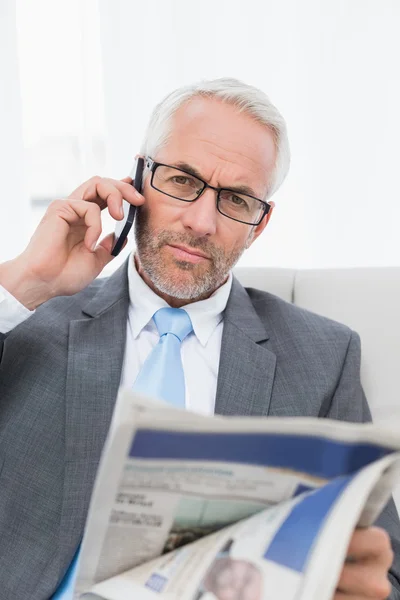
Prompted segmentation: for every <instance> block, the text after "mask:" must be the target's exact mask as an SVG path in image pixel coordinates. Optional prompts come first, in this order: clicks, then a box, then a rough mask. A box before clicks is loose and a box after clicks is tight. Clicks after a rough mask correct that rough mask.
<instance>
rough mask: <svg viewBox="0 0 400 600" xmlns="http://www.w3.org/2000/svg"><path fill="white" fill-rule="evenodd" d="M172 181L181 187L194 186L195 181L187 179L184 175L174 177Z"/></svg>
mask: <svg viewBox="0 0 400 600" xmlns="http://www.w3.org/2000/svg"><path fill="white" fill-rule="evenodd" d="M171 181H172V182H173V183H178V184H179V185H193V184H194V181H193V179H191V178H190V177H185V176H184V175H174V176H173V177H171Z"/></svg>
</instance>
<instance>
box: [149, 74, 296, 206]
mask: <svg viewBox="0 0 400 600" xmlns="http://www.w3.org/2000/svg"><path fill="white" fill-rule="evenodd" d="M195 96H203V97H206V98H219V99H221V100H223V101H225V102H227V103H229V104H231V105H233V106H235V107H237V108H238V109H239V111H240V112H245V113H247V114H248V115H250V116H251V117H253V118H254V119H255V120H256V121H258V122H259V123H261V124H262V125H265V126H266V127H268V128H269V130H270V131H271V132H272V133H273V136H274V140H275V145H276V150H277V156H276V162H275V167H274V171H273V175H272V181H271V184H270V187H269V189H268V195H267V197H268V198H269V197H270V196H272V194H273V193H274V192H276V190H277V189H278V188H279V186H280V185H281V183H282V182H283V181H284V179H285V177H286V175H287V172H288V170H289V164H290V149H289V140H288V137H287V131H286V123H285V120H284V118H283V117H282V115H281V113H280V112H279V111H278V109H277V108H276V107H275V106H274V105H273V104H272V102H271V101H270V100H269V98H268V96H267V95H266V94H264V92H262V91H261V90H259V89H258V88H256V87H253V86H251V85H247V84H246V83H243V82H242V81H239V80H238V79H233V78H229V77H224V78H220V79H212V80H208V81H207V80H204V81H200V82H199V83H195V84H192V85H186V86H183V87H180V88H178V89H177V90H175V91H173V92H171V93H170V94H168V96H166V97H165V98H164V99H163V100H162V101H161V102H160V103H159V104H158V105H157V106H156V107H155V109H154V111H153V113H152V115H151V117H150V121H149V124H148V126H147V130H146V134H145V137H144V140H143V144H142V147H141V154H142V155H144V156H154V155H155V154H156V152H157V150H159V149H160V148H161V147H162V146H164V145H165V144H166V143H167V141H168V138H169V135H170V133H171V129H172V126H171V120H172V117H173V116H174V115H175V113H176V112H177V110H178V109H179V108H180V107H181V106H182V105H183V104H185V103H186V102H188V101H189V100H191V99H192V98H193V97H195Z"/></svg>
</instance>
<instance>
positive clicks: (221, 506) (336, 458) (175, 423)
mask: <svg viewBox="0 0 400 600" xmlns="http://www.w3.org/2000/svg"><path fill="white" fill-rule="evenodd" d="M399 447H400V441H399V440H398V436H397V435H396V433H395V432H393V433H391V432H390V431H389V432H388V431H386V430H385V432H382V431H381V430H379V429H378V428H377V427H375V426H373V425H370V424H368V425H354V424H348V423H338V422H336V421H327V420H318V419H307V418H296V419H277V418H268V419H266V418H264V419H263V418H257V419H254V418H239V417H237V418H236V417H229V418H226V417H213V418H209V417H201V416H198V415H194V414H191V413H188V412H184V411H179V410H176V409H173V408H170V407H166V406H165V405H164V404H163V405H161V404H160V403H154V402H149V401H147V400H146V399H143V398H140V397H138V396H135V394H133V393H132V392H131V391H126V390H123V391H121V392H120V394H119V398H118V404H117V409H116V411H115V418H114V421H113V424H112V426H111V428H110V434H109V437H108V440H107V443H106V445H105V448H104V452H103V457H102V460H101V464H100V468H99V472H98V477H97V480H96V484H95V488H94V492H93V496H92V501H91V506H90V510H89V516H88V520H87V527H86V531H85V535H84V540H83V545H82V552H81V558H80V561H79V569H78V579H77V586H76V596H75V597H76V598H79V597H80V595H81V594H82V593H83V592H87V591H89V590H91V588H92V586H93V585H94V584H97V583H99V582H105V581H106V580H110V579H111V578H113V577H114V576H115V575H118V574H122V573H125V575H124V577H128V574H126V572H127V571H130V570H131V569H132V568H133V567H138V566H139V565H144V566H143V567H139V570H138V569H136V570H135V571H134V572H135V575H134V577H136V576H137V574H138V573H139V572H140V569H144V571H143V573H145V574H144V577H145V579H146V577H147V579H146V581H145V582H143V581H142V580H141V581H142V584H143V586H144V587H143V586H142V584H140V585H141V588H140V589H141V590H142V591H141V594H142V593H143V594H146V593H147V594H153V595H152V596H146V595H143V598H147V597H149V598H150V597H153V598H154V597H155V596H154V593H155V591H154V590H155V588H154V587H153V588H151V586H149V584H147V585H146V582H147V581H148V579H149V578H150V579H151V575H149V574H148V572H147V571H146V569H148V568H149V566H148V565H147V564H144V563H148V562H149V561H151V560H152V559H155V558H156V557H159V556H160V555H164V556H163V557H162V559H159V560H162V561H169V560H171V561H172V562H168V563H167V564H169V565H171V564H172V565H176V564H177V563H176V561H178V563H179V565H181V566H182V569H183V572H185V573H186V572H188V573H190V571H191V570H190V568H188V567H187V566H183V565H185V564H186V559H185V560H184V559H183V558H182V556H183V557H185V556H189V555H188V554H185V553H194V555H193V556H196V558H195V559H193V557H192V559H190V556H189V558H188V560H189V562H190V561H191V560H192V561H193V560H194V563H193V564H195V566H196V569H199V572H198V575H197V576H196V575H195V574H194V573H192V574H191V575H190V580H191V581H192V583H193V585H194V582H195V581H196V577H197V579H198V580H199V581H202V579H201V577H202V575H201V574H202V573H203V574H204V566H201V565H202V563H201V561H200V559H199V557H198V556H197V555H198V552H200V555H201V556H204V557H206V556H209V552H213V551H214V550H215V548H216V547H217V546H218V547H220V549H219V550H218V553H217V554H218V555H221V556H220V558H222V557H223V556H227V547H226V544H230V546H229V548H231V547H232V552H236V550H237V548H238V547H239V548H240V547H242V548H243V547H245V546H243V542H241V541H240V542H239V540H241V539H242V537H243V529H242V528H243V527H254V528H255V529H254V531H256V530H257V531H259V532H260V536H261V537H262V547H263V549H264V550H263V552H264V554H260V556H258V557H255V558H254V560H256V562H257V561H258V563H259V564H258V563H257V564H258V567H257V568H259V569H260V568H261V567H260V564H261V565H262V569H264V568H267V566H266V565H268V564H269V562H268V560H269V559H268V557H265V556H264V555H265V553H266V550H265V548H266V547H267V545H268V540H269V537H268V536H270V537H271V536H272V539H273V540H275V543H274V544H275V545H274V544H272V546H271V547H272V548H274V547H277V545H278V546H279V548H281V549H282V548H284V554H286V555H291V556H292V555H293V552H292V551H290V552H288V548H291V549H292V547H293V539H287V540H286V543H283V542H284V541H285V535H286V536H287V535H288V532H289V531H291V532H292V533H291V537H293V536H295V533H296V530H295V529H293V523H299V522H303V523H307V521H309V520H310V516H313V518H314V517H315V515H316V514H317V513H316V512H315V507H314V508H313V507H312V506H310V504H309V503H310V502H311V499H312V498H325V500H324V502H325V504H324V506H325V512H322V513H321V515H320V518H319V521H318V519H317V521H316V523H317V525H316V526H315V527H314V529H312V528H310V527H309V523H308V524H307V528H306V529H307V531H310V532H311V533H310V534H309V535H308V537H307V539H308V540H309V548H308V553H307V560H306V562H307V561H309V560H311V559H310V557H311V554H310V552H311V548H312V547H313V545H314V544H315V543H316V540H317V539H318V536H319V535H320V534H321V531H324V529H325V528H326V526H325V525H324V524H325V519H326V517H327V515H328V514H329V513H330V512H331V511H332V507H333V506H334V505H335V503H336V501H338V499H339V500H340V499H341V498H342V497H343V498H345V497H346V494H347V493H350V492H348V490H352V489H353V488H354V485H355V484H353V483H352V485H350V484H349V482H350V481H351V482H354V481H355V482H358V480H357V477H361V473H363V472H364V471H361V472H360V469H363V467H365V466H366V465H370V464H371V463H374V462H375V463H376V464H382V461H385V460H387V461H393V465H396V464H397V463H396V459H395V457H394V455H393V453H394V451H395V450H398V449H399ZM393 465H392V466H393ZM387 468H388V469H389V466H388V467H387ZM389 471H390V469H389ZM392 471H393V473H394V471H395V468H394V467H393V469H392ZM367 472H368V471H367ZM393 473H392V474H391V478H390V477H389V479H388V481H389V480H390V481H389V483H387V484H386V485H385V486H377V490H375V492H374V495H373V500H374V501H373V502H371V503H370V504H369V505H368V510H367V513H365V514H364V515H363V514H362V513H361V509H362V507H359V513H358V514H356V515H355V516H353V521H352V522H351V524H350V525H349V534H348V535H351V531H352V528H353V527H354V525H355V524H356V523H357V522H364V524H367V523H368V522H372V521H373V520H375V518H376V516H377V515H378V514H379V512H380V511H381V510H382V508H383V507H384V505H385V504H386V502H387V500H388V497H389V496H390V491H391V489H392V487H393V485H394V483H393V482H394V475H393ZM396 477H397V475H396ZM354 478H356V479H354ZM378 479H379V478H378ZM373 483H374V484H375V483H376V481H373ZM371 485H372V484H371ZM371 485H370V487H371ZM321 486H323V487H321ZM357 486H358V487H359V483H357ZM318 488H321V489H319V490H318V492H316V491H315V492H314V490H317V489H318ZM365 489H366V490H368V489H369V488H365ZM330 490H333V492H332V494H333V495H332V494H331V496H332V497H331V496H329V493H330V492H329V491H330ZM359 491H360V490H358V491H357V494H355V496H356V497H360V494H359ZM365 493H366V492H365ZM365 493H364V503H365V501H366V498H367V496H365ZM327 495H328V496H327ZM326 497H328V499H329V502H330V503H329V502H328V504H326V502H327V500H326ZM303 505H304V507H306V508H305V509H304V511H303V512H301V515H302V517H301V519H299V515H297V514H296V511H298V510H300V509H299V507H302V506H303ZM266 508H268V510H267V511H265V509H266ZM253 515H254V516H253ZM290 515H292V520H293V522H291V521H290ZM293 515H294V516H293ZM307 515H308V516H307ZM249 517H251V518H250V519H249ZM246 519H247V521H246ZM248 519H249V520H248ZM253 519H254V521H253ZM257 519H264V521H263V523H264V524H263V525H262V526H261V524H260V523H259V522H258V521H257ZM238 521H241V522H240V523H239V524H237V522H238ZM254 523H257V524H256V525H254ZM233 524H235V525H233ZM285 524H286V525H285ZM232 525H233V531H234V532H236V533H232V534H231V533H229V534H228V538H227V540H225V538H224V536H225V535H226V532H227V531H230V530H231V528H232ZM284 525H285V526H284ZM229 526H231V527H229ZM323 526H324V527H323ZM237 528H239V529H238V530H237ZM268 531H269V533H268ZM214 532H217V533H214ZM285 532H286V533H285ZM303 533H304V532H303ZM231 535H234V538H233V541H235V544H234V543H233V541H230V540H231ZM252 535H253V534H252ZM221 536H222V538H223V539H222V538H221V539H222V542H221V543H222V545H220V546H219V544H220V537H221ZM247 537H249V534H247ZM295 537H296V536H295ZM244 538H246V534H244ZM303 538H304V535H303V534H302V535H299V536H297V537H296V539H299V540H300V539H303ZM196 540H200V541H196ZM192 542H196V543H192ZM260 543H261V538H260ZM187 544H190V545H187ZM183 545H185V547H184V549H182V550H179V551H177V552H175V553H174V552H173V551H174V550H175V549H176V548H179V547H180V546H183ZM203 546H204V548H203ZM197 548H203V549H201V550H196V549H197ZM212 549H214V550H212ZM171 551H172V554H165V553H170V552H171ZM344 551H345V548H344ZM339 554H340V553H336V555H339ZM249 556H250V555H249ZM167 557H169V558H167ZM171 557H174V558H171ZM252 560H253V559H252ZM306 562H304V561H303V564H302V569H303V571H304V569H305V564H306ZM330 562H331V561H330ZM225 563H226V561H225ZM272 563H273V564H274V569H275V571H276V565H277V564H278V562H276V561H275V562H274V561H272ZM219 564H220V565H222V564H224V563H223V562H220V563H219ZM253 566H254V565H253ZM157 568H159V567H157ZM171 568H172V567H171ZM173 568H174V569H175V568H176V567H173ZM235 568H236V570H239V571H240V570H241V571H243V570H246V568H247V567H246V565H245V564H244V563H240V562H239V563H237V564H235ZM280 568H284V569H286V570H287V571H288V572H291V573H292V575H293V573H294V580H296V581H297V584H296V585H297V587H298V586H299V585H300V584H299V581H300V580H299V575H298V573H299V571H296V569H294V570H293V569H292V565H289V566H288V565H285V564H280ZM248 569H250V571H251V572H253V571H252V570H251V568H250V567H248ZM262 569H261V571H260V573H261V575H260V577H261V579H260V581H261V580H263V577H264V575H263V573H264V571H263V570H262ZM178 571H179V569H178ZM250 571H249V572H250ZM303 571H301V572H302V573H303ZM196 572H197V571H196ZM131 573H132V571H131ZM146 573H147V574H146ZM153 575H154V577H153V579H152V581H153V582H154V581H161V579H159V577H160V573H158V574H157V572H156V571H155V572H154V574H153ZM286 575H287V576H285V577H283V579H284V583H285V585H286V584H287V585H288V586H289V585H290V586H291V589H292V590H293V589H295V587H293V585H294V584H290V581H291V579H290V576H289V575H288V574H286ZM249 576H250V575H249ZM335 576H337V573H336V574H335ZM129 577H130V579H129V581H130V585H131V584H132V577H131V576H129ZM161 577H162V575H161ZM188 577H189V575H188ZM199 577H200V579H199ZM225 577H227V575H225ZM181 578H182V577H181ZM268 578H269V581H270V582H271V581H273V578H272V575H271V573H269V575H268ZM281 578H282V576H280V577H279V579H281ZM178 579H179V577H178ZM303 579H304V578H303V576H302V577H301V580H302V584H301V585H304V581H303ZM294 580H293V581H294ZM207 581H209V580H207ZM174 582H175V578H174ZM114 583H115V582H114ZM109 584H110V585H111V581H110V582H109ZM104 585H107V584H104ZM117 585H119V584H117ZM154 585H157V584H156V583H155V584H154ZM173 585H174V586H175V583H173ZM196 585H197V584H196ZM202 585H203V588H204V590H205V591H204V592H201V591H198V590H195V591H194V592H193V593H192V595H191V596H190V595H189V596H186V595H177V592H176V591H174V592H171V593H170V592H168V591H166V592H165V594H167V595H164V592H162V593H163V596H162V597H163V598H164V597H165V598H171V599H172V598H176V599H178V598H182V599H183V598H186V597H187V598H193V599H196V600H197V598H203V596H205V598H207V600H208V598H210V600H211V598H218V595H216V594H215V592H212V591H207V585H208V584H207V583H203V584H202ZM260 585H261V583H260ZM186 587H187V586H186ZM95 589H96V590H97V588H95ZM199 589H200V588H199ZM263 589H264V588H263ZM271 589H274V586H271ZM101 593H102V594H103V593H104V591H103V590H102V592H101ZM179 593H180V592H179ZM185 593H189V592H185ZM190 593H191V592H190ZM296 593H297V592H296ZM107 594H108V592H107ZM157 594H158V596H157V597H160V592H159V591H158V592H157ZM171 594H172V595H171ZM193 594H194V595H193ZM196 594H197V596H196ZM199 594H200V595H199ZM207 594H214V596H213V595H211V596H210V595H208V596H207ZM263 594H264V592H263ZM101 597H103V596H101ZM123 597H126V590H125V596H121V595H120V596H115V598H121V599H122V598H123ZM139 597H140V598H142V595H140V596H137V595H136V593H135V598H139ZM260 597H262V598H264V597H265V598H268V597H269V596H267V595H265V594H264V595H262V596H260ZM286 597H287V598H292V597H293V598H294V597H295V596H293V594H292V596H290V595H287V596H284V595H282V598H286ZM304 597H305V596H304ZM321 597H322V596H321ZM104 598H107V599H108V598H109V599H110V600H111V599H112V600H113V598H114V596H112V595H106V596H104ZM243 598H246V596H243Z"/></svg>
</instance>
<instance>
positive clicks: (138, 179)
mask: <svg viewBox="0 0 400 600" xmlns="http://www.w3.org/2000/svg"><path fill="white" fill-rule="evenodd" d="M143 170H144V159H143V158H138V159H137V161H136V164H135V167H134V174H132V179H133V186H134V187H135V190H137V191H138V192H140V193H142V180H143ZM122 208H123V209H124V218H123V219H122V221H117V225H116V227H115V231H114V245H113V249H112V250H111V254H112V256H118V254H119V253H120V252H121V250H122V247H123V245H124V243H125V240H126V238H127V237H128V234H129V232H130V230H131V228H132V225H133V221H134V219H135V213H136V206H133V204H130V203H129V202H127V201H126V200H123V201H122Z"/></svg>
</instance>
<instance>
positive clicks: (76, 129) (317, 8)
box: [0, 0, 400, 267]
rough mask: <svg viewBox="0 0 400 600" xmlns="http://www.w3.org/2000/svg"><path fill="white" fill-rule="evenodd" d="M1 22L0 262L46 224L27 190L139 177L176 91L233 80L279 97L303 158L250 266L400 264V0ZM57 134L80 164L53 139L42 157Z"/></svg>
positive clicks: (306, 0) (43, 1) (56, 14)
mask: <svg viewBox="0 0 400 600" xmlns="http://www.w3.org/2000/svg"><path fill="white" fill-rule="evenodd" d="M15 3H16V4H17V8H18V7H19V14H17V17H18V19H17V20H18V23H19V37H18V44H19V46H18V49H19V50H18V51H19V58H20V61H19V67H20V74H21V85H20V83H19V70H18V54H17V45H16V39H15V22H14V21H15V14H14V13H15V11H14V4H15ZM97 9H99V11H100V27H99V25H98V12H97ZM0 19H1V20H0V35H1V39H2V52H1V53H0V81H1V90H0V159H1V163H0V164H1V174H2V187H1V190H2V198H1V200H0V261H1V260H5V259H7V258H10V257H11V256H13V255H15V254H16V253H17V252H19V251H20V250H21V249H22V247H24V245H25V244H26V243H27V241H28V238H29V234H30V232H31V229H32V228H33V227H34V225H35V224H36V222H37V220H38V218H39V214H37V213H34V212H33V211H32V210H31V209H30V206H29V204H28V194H27V191H26V188H27V187H29V191H30V192H32V187H35V186H36V187H37V189H39V188H40V191H41V192H46V193H47V194H48V195H49V196H51V197H53V194H54V196H55V197H64V195H65V194H66V191H70V190H72V189H74V187H75V186H76V185H77V183H79V182H78V180H77V179H80V178H82V179H84V178H86V177H87V176H89V174H91V170H93V171H96V173H93V174H104V175H108V176H112V177H122V176H124V175H126V174H127V173H128V172H129V171H130V168H131V165H132V162H133V157H134V155H135V153H136V152H137V150H138V148H139V146H140V141H141V138H142V135H143V132H144V129H145V125H146V122H147V119H148V117H149V115H150V111H151V109H152V107H153V106H154V104H155V103H156V102H158V101H159V100H160V99H161V97H162V96H163V95H164V94H166V93H167V92H169V91H170V90H171V89H173V88H174V87H176V86H178V85H181V84H183V83H186V82H190V81H193V80H197V79H199V78H208V77H219V76H224V75H228V76H235V77H239V78H242V79H243V80H245V81H247V82H249V83H253V84H255V85H258V86H260V87H261V88H263V89H264V90H265V91H266V92H267V93H268V94H269V95H270V97H271V99H272V100H273V101H274V102H275V103H276V105H277V106H278V107H279V108H280V110H281V111H282V113H283V114H284V116H285V117H286V120H287V122H288V129H289V137H290V141H291V147H292V166H291V171H290V174H289V177H288V179H287V181H286V183H285V184H284V185H283V187H282V188H281V190H280V191H279V192H278V193H277V195H276V196H275V198H274V199H275V201H276V203H277V207H276V211H275V214H274V216H273V219H272V220H271V223H270V225H269V226H268V228H267V230H266V231H265V233H264V234H263V236H262V237H261V238H260V239H259V240H257V242H256V243H255V244H254V246H253V247H252V248H251V249H250V250H249V251H248V252H247V253H246V254H245V255H244V257H243V259H242V261H241V262H242V264H243V265H249V264H254V265H266V266H291V267H329V266H338V267H340V266H357V265H358V266H369V265H375V266H379V265H399V264H400V244H399V242H398V237H399V236H398V233H397V230H398V227H399V225H398V224H399V223H400V194H399V185H398V171H399V169H398V161H399V140H400V111H399V108H398V107H399V106H400V78H399V76H398V71H399V65H398V58H399V56H400V36H399V35H398V32H399V31H400V2H399V1H398V0H351V1H349V0H324V1H323V2H321V1H320V0H302V1H301V2H298V1H297V0H264V1H263V2H261V1H259V0H246V2H243V0H202V2H201V3H199V2H187V1H185V0H152V1H151V2H137V1H136V0H135V1H134V2H132V1H131V0H57V2H56V3H55V2H53V0H35V3H32V2H31V0H2V2H1V3H0ZM49 23H51V27H49ZM100 42H101V43H100ZM101 68H102V73H101ZM20 87H21V89H22V105H23V109H24V110H23V114H24V123H23V124H24V127H23V134H24V144H25V152H26V151H27V148H28V147H29V148H28V149H29V151H30V152H31V154H30V155H29V154H28V163H29V164H28V165H27V169H24V164H23V163H24V160H23V154H22V133H21V100H20V95H19V93H20ZM103 105H104V112H103ZM103 114H105V122H104V123H103ZM52 135H54V136H55V137H56V138H57V136H58V138H57V139H58V140H60V139H61V138H60V136H72V137H73V139H78V141H79V149H78V152H77V153H76V156H75V157H72V151H71V150H70V149H69V147H68V146H65V147H64V146H63V148H64V150H63V152H61V151H60V152H61V153H60V156H62V157H63V160H59V159H58V158H57V157H58V154H56V148H55V147H54V153H53V151H52V148H51V147H50V146H49V145H48V144H47V146H46V152H47V154H43V156H42V157H40V156H38V153H37V152H36V150H35V148H36V147H35V146H33V143H34V142H35V143H38V144H39V146H40V143H41V141H43V140H44V141H45V142H46V143H47V141H48V139H50V142H51V136H52ZM96 136H97V138H101V143H102V144H104V147H105V148H106V152H107V160H106V163H107V164H106V166H104V161H103V162H102V161H101V160H100V159H99V160H97V162H96V161H95V160H93V156H94V154H93V152H92V150H91V147H92V142H93V140H94V139H95V137H96ZM62 139H64V138H62ZM57 143H58V142H57ZM32 153H33V154H32ZM68 153H70V154H71V161H70V162H68V161H67V160H66V155H67V154H68ZM29 156H30V158H29ZM33 157H34V158H33ZM72 159H73V160H72ZM34 160H35V161H36V162H34ZM74 161H75V162H74ZM78 163H79V164H78ZM99 165H102V166H103V169H104V170H102V169H100V171H101V172H100V173H99V168H98V166H99ZM39 167H40V169H41V170H40V169H39ZM24 172H27V173H28V175H29V176H28V177H24ZM50 175H51V176H52V178H53V179H52V182H50ZM32 177H33V178H34V182H33V179H32ZM48 179H49V182H48V186H47V180H48ZM27 180H28V181H27ZM32 182H33V183H32ZM41 182H43V185H42V184H41ZM28 184H29V185H28ZM57 186H58V187H57ZM55 188H57V189H55ZM53 189H54V191H53ZM16 213H18V221H16ZM104 221H105V227H106V228H107V230H109V229H111V228H112V226H113V224H112V223H111V220H110V219H105V220H104ZM16 222H18V225H19V230H18V233H15V223H16ZM116 264H118V263H115V265H114V266H116Z"/></svg>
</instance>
